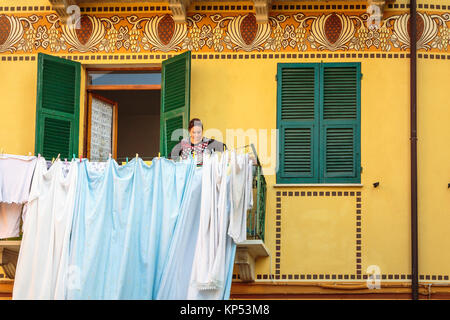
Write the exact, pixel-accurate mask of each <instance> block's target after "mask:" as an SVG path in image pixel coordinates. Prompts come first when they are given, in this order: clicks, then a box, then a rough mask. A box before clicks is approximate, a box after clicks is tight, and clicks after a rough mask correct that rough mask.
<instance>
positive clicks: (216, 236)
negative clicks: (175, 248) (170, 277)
mask: <svg viewBox="0 0 450 320" xmlns="http://www.w3.org/2000/svg"><path fill="white" fill-rule="evenodd" d="M228 158H229V152H228V151H225V152H224V153H223V154H222V158H220V159H219V154H213V155H211V156H209V155H204V159H203V176H202V196H201V209H200V224H199V232H198V237H197V245H196V249H195V255H194V262H193V268H192V274H191V287H192V288H193V289H194V290H191V288H190V290H189V293H188V299H191V298H192V292H193V291H194V292H195V291H196V290H215V289H218V288H223V286H224V281H225V276H226V268H225V257H226V255H225V254H226V241H227V234H226V230H227V227H228V221H229V215H228V209H229V206H228V203H227V202H228V200H229V188H228V186H229V177H228V176H227V163H228Z"/></svg>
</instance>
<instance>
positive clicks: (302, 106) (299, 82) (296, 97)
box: [280, 68, 316, 120]
mask: <svg viewBox="0 0 450 320" xmlns="http://www.w3.org/2000/svg"><path fill="white" fill-rule="evenodd" d="M315 76H316V75H315V69H314V68H298V69H283V70H282V72H281V83H282V87H281V90H280V92H281V120H305V119H306V120H307V119H314V114H315V99H316V97H315V83H314V79H315Z"/></svg>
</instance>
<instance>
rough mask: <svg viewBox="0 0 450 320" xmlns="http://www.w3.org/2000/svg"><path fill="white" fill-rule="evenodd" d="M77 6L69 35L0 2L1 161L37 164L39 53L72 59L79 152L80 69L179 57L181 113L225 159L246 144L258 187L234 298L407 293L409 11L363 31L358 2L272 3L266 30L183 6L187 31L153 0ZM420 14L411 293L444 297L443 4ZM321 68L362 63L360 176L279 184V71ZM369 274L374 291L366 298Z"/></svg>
mask: <svg viewBox="0 0 450 320" xmlns="http://www.w3.org/2000/svg"><path fill="white" fill-rule="evenodd" d="M79 6H80V8H81V11H80V14H81V15H82V16H84V17H86V18H85V19H90V20H85V21H88V22H87V24H84V25H83V26H82V27H83V28H84V29H83V28H82V30H81V31H79V32H75V33H73V34H72V35H69V34H67V33H65V29H64V28H63V26H62V24H61V22H60V21H59V20H58V19H59V17H58V15H57V14H56V12H55V11H54V9H53V7H52V4H51V3H50V2H49V1H46V0H34V1H31V0H22V1H2V3H1V4H0V74H1V77H2V81H1V86H0V148H1V149H2V152H3V153H9V154H22V155H28V154H29V153H32V154H34V153H35V141H36V136H35V135H36V104H37V101H36V95H37V90H38V89H37V85H38V81H37V78H38V74H37V72H38V67H37V62H38V53H45V54H48V55H53V56H56V57H60V58H62V59H66V60H72V61H77V62H79V63H81V81H80V84H81V85H80V86H81V88H80V108H79V109H80V114H79V136H78V151H79V155H84V156H86V152H87V150H86V132H87V131H86V128H87V127H88V121H87V120H86V119H87V115H86V112H87V111H86V110H87V107H86V106H87V104H88V91H87V86H88V85H89V84H88V81H87V79H86V74H87V73H86V70H87V69H89V68H102V67H109V68H127V67H128V68H130V67H140V68H145V67H154V68H156V69H157V68H161V65H162V63H163V61H164V60H167V59H169V58H172V57H174V56H176V55H178V54H180V53H183V52H185V51H191V69H190V72H191V81H190V117H191V118H193V117H198V118H200V119H202V121H203V122H204V124H205V131H206V132H205V133H206V136H214V137H215V138H217V139H219V140H223V141H224V142H226V143H227V145H228V146H229V147H231V148H235V147H239V146H241V145H243V144H248V143H253V144H254V145H255V147H256V150H257V153H258V156H259V158H260V161H261V164H262V168H263V173H264V175H265V178H266V181H267V196H266V213H265V239H264V241H265V246H266V247H267V249H268V251H269V253H270V255H269V257H260V258H258V259H257V260H256V266H255V278H256V279H255V281H254V282H250V283H244V282H242V281H241V280H240V279H239V278H240V276H239V272H238V269H237V268H236V271H235V275H234V282H233V286H232V289H231V298H235V299H242V298H243V299H245V298H252V299H254V298H283V299H288V298H310V297H315V298H319V297H320V298H345V297H352V298H355V297H356V298H358V297H361V298H385V297H389V298H391V297H392V298H407V299H408V298H409V297H410V292H411V227H410V225H411V222H410V219H411V217H410V215H411V201H410V188H411V187H410V181H411V172H410V82H409V81H410V80H409V79H410V77H409V75H410V55H409V38H408V32H409V31H408V30H409V29H408V28H409V22H408V14H409V2H407V1H396V2H392V3H389V2H388V3H386V5H385V8H384V14H383V19H382V20H381V22H380V23H381V24H380V28H379V29H378V30H377V31H376V32H372V31H371V30H369V29H368V28H367V26H366V22H367V20H368V19H369V18H370V14H369V13H367V7H368V4H367V2H365V1H348V2H347V1H336V2H321V1H315V2H303V1H301V2H300V1H292V2H287V1H279V2H277V1H272V3H271V4H270V5H268V19H267V22H266V23H258V22H256V19H255V7H254V6H255V5H254V2H253V1H248V2H246V1H237V2H221V1H216V2H211V1H205V2H196V1H194V2H193V3H191V5H190V6H189V8H188V11H187V16H186V23H184V24H183V23H181V24H176V23H173V20H171V19H172V18H171V17H172V12H171V10H170V8H169V6H168V4H167V3H163V2H161V3H157V2H150V1H149V2H148V3H132V2H128V1H122V2H120V1H119V2H111V3H103V2H102V3H101V4H99V3H95V2H86V3H81V4H80V5H79ZM417 11H418V18H417V30H418V31H417V39H418V42H417V50H418V59H417V108H418V112H417V124H418V130H417V135H418V140H417V145H418V248H419V249H418V250H419V251H418V259H419V281H420V289H419V293H420V298H421V299H426V298H429V297H440V298H442V297H447V298H448V297H449V296H450V295H449V294H450V287H449V286H450V278H449V277H450V254H448V253H447V250H446V248H447V246H448V245H450V234H449V232H448V231H447V229H448V225H449V224H450V217H449V213H450V194H449V192H450V191H449V190H450V189H449V188H448V185H449V183H450V180H449V179H450V148H449V147H448V141H450V130H449V129H448V128H449V127H448V120H449V119H450V108H449V102H448V88H449V85H448V84H449V74H450V54H449V37H450V5H448V3H446V1H444V0H427V1H425V0H423V1H420V2H419V3H418V7H417ZM58 21H59V22H58ZM164 24H168V25H169V27H167V28H166V29H163V28H162V26H163V25H164ZM158 28H159V29H158ZM164 30H165V31H164ZM167 30H169V31H167ZM167 32H169V35H168V34H167ZM327 63H336V64H339V63H357V64H359V65H360V72H361V74H362V76H361V78H360V79H359V83H360V104H359V106H360V123H359V128H360V136H359V138H360V149H359V150H360V151H359V153H360V166H361V171H360V179H359V181H357V182H351V183H347V182H342V183H323V182H312V183H304V182H294V183H290V182H289V181H287V182H286V181H283V182H280V181H279V180H278V181H277V171H276V168H277V166H279V165H280V163H279V158H277V155H278V153H279V151H280V143H281V142H280V137H279V136H277V129H279V128H278V123H277V110H278V108H279V103H278V100H277V99H278V98H279V97H278V96H277V90H278V85H279V84H278V81H279V79H280V78H279V76H280V75H278V78H277V70H278V66H279V65H280V64H315V65H317V66H319V65H321V64H327ZM129 99H133V97H132V95H130V96H129ZM119 108H120V106H119ZM119 121H120V116H119ZM208 130H209V131H208ZM237 136H239V137H240V138H237ZM277 148H278V149H277ZM133 155H134V154H129V156H130V157H132V156H133ZM77 156H78V154H77ZM149 156H150V155H149ZM153 156H156V154H153ZM374 271H375V272H378V274H379V275H380V283H379V287H378V288H375V289H370V288H369V285H368V282H369V283H376V281H370V275H371V274H372V273H373V272H374ZM1 281H3V279H0V282H1ZM3 282H4V281H3ZM5 283H6V282H4V284H3V287H2V288H3V289H2V290H3V293H2V294H3V295H4V296H5V297H7V296H8V293H7V292H8V290H9V289H8V288H11V285H10V283H9V284H8V283H7V284H5ZM430 285H431V286H430ZM8 286H9V287H8Z"/></svg>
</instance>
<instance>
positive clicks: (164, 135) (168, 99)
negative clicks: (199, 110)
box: [160, 51, 191, 157]
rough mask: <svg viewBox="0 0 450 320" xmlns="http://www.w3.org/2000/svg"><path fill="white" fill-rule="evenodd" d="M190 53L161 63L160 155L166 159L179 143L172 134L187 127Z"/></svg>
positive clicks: (176, 137)
mask: <svg viewBox="0 0 450 320" xmlns="http://www.w3.org/2000/svg"><path fill="white" fill-rule="evenodd" d="M190 82H191V52H190V51H187V52H185V53H182V54H180V55H178V56H176V57H173V58H170V59H168V60H165V61H163V64H162V75H161V127H160V131H161V134H160V136H161V138H160V139H161V141H160V150H161V155H163V156H165V157H167V156H168V155H170V152H171V151H172V148H173V147H174V146H175V145H176V144H177V143H178V142H179V140H180V138H181V137H180V136H178V135H177V134H175V135H176V136H175V137H174V136H173V133H174V131H175V130H177V129H186V130H187V128H188V125H189V110H190V87H191V86H190Z"/></svg>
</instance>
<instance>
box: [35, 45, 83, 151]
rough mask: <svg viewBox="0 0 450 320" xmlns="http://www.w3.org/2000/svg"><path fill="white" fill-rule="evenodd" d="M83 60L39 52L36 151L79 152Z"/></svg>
mask: <svg viewBox="0 0 450 320" xmlns="http://www.w3.org/2000/svg"><path fill="white" fill-rule="evenodd" d="M80 72H81V64H80V63H78V62H74V61H70V60H65V59H62V58H58V57H54V56H50V55H46V54H42V53H39V54H38V80H37V97H36V143H35V153H36V154H38V153H39V154H41V155H42V156H43V157H45V158H46V159H51V158H53V157H55V158H56V157H57V156H58V154H60V157H61V158H62V159H63V158H71V157H72V155H73V154H76V155H78V130H79V128H78V126H79V110H80Z"/></svg>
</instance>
